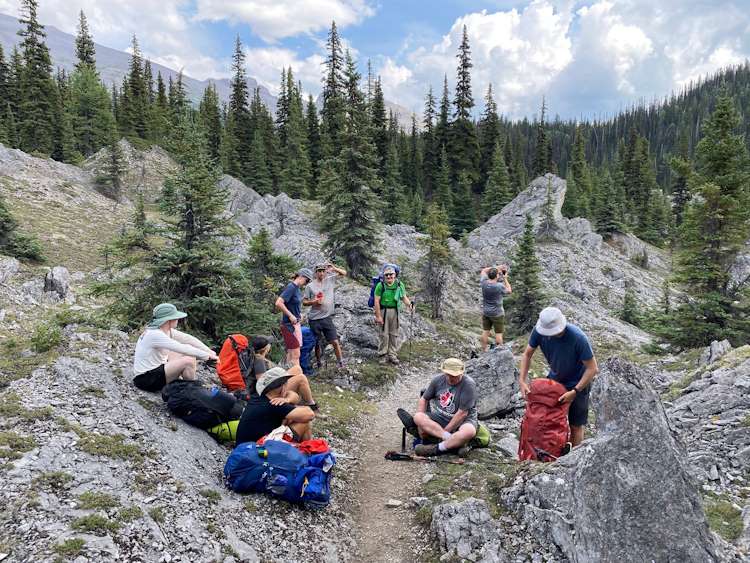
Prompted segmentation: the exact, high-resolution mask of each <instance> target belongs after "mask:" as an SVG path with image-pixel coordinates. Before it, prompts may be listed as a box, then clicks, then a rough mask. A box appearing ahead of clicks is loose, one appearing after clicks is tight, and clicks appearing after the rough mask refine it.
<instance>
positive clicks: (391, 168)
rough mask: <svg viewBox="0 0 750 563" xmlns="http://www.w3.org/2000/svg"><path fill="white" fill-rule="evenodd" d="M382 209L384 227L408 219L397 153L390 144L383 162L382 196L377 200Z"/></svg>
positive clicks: (394, 146) (394, 147) (393, 145)
mask: <svg viewBox="0 0 750 563" xmlns="http://www.w3.org/2000/svg"><path fill="white" fill-rule="evenodd" d="M379 200H380V201H381V203H382V209H383V222H384V223H385V224H386V225H395V224H397V223H404V222H406V221H407V219H408V213H407V212H408V208H407V204H406V197H405V196H404V186H403V184H402V183H401V178H400V174H399V170H398V153H397V152H396V145H395V144H394V143H390V147H389V149H388V157H387V158H386V161H385V179H384V180H383V195H382V197H380V198H379Z"/></svg>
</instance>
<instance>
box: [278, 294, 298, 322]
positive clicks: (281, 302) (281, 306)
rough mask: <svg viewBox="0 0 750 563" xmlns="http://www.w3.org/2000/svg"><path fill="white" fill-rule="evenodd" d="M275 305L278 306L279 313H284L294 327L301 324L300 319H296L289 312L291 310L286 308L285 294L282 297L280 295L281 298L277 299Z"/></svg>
mask: <svg viewBox="0 0 750 563" xmlns="http://www.w3.org/2000/svg"><path fill="white" fill-rule="evenodd" d="M284 291H286V290H284ZM274 305H275V306H276V308H277V309H278V310H279V311H281V312H282V313H284V314H285V315H286V316H287V318H288V319H289V321H290V322H291V323H292V324H293V325H296V324H297V323H298V322H299V319H298V318H297V317H295V316H294V315H292V313H291V312H289V309H287V308H286V303H284V294H283V293H282V294H281V295H279V297H278V298H277V299H276V303H274Z"/></svg>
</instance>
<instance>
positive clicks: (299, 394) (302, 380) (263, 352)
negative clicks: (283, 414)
mask: <svg viewBox="0 0 750 563" xmlns="http://www.w3.org/2000/svg"><path fill="white" fill-rule="evenodd" d="M250 344H251V346H252V347H253V352H254V354H255V357H254V358H253V369H252V372H251V373H250V377H249V379H248V383H249V385H253V386H254V387H253V389H251V390H250V394H251V395H256V394H257V381H258V379H260V378H261V376H262V375H263V374H264V373H266V372H267V371H268V370H270V369H272V368H274V367H275V366H274V363H273V362H272V361H271V360H269V359H268V358H267V357H266V356H267V355H268V353H269V352H270V351H271V340H270V339H269V338H267V337H265V336H255V337H253V338H252V340H251V342H250ZM286 373H287V375H291V376H292V377H291V378H290V379H289V381H287V383H286V390H287V395H286V398H287V399H289V402H290V403H300V402H301V404H303V405H306V406H308V407H310V408H311V409H312V410H314V411H316V410H318V405H317V404H316V403H315V399H313V396H312V390H311V389H310V381H309V380H308V379H307V376H306V375H305V374H304V373H302V368H301V367H300V366H292V367H290V368H289V369H288V370H287V371H286ZM295 397H296V399H295Z"/></svg>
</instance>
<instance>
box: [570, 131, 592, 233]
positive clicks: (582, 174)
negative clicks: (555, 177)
mask: <svg viewBox="0 0 750 563" xmlns="http://www.w3.org/2000/svg"><path fill="white" fill-rule="evenodd" d="M570 174H572V176H573V180H574V182H575V188H576V198H575V199H576V213H577V215H572V216H574V217H586V218H589V219H593V217H594V214H593V213H592V203H593V201H592V200H593V197H594V187H593V183H592V181H591V175H590V173H589V168H588V164H587V163H586V138H585V134H584V131H583V128H582V127H581V126H580V125H579V126H578V127H576V133H575V139H574V141H573V154H572V160H571V163H570Z"/></svg>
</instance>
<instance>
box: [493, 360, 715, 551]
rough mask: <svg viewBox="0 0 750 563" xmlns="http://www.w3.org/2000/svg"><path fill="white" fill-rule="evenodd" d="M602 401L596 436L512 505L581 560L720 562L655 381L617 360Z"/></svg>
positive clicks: (511, 497) (596, 391)
mask: <svg viewBox="0 0 750 563" xmlns="http://www.w3.org/2000/svg"><path fill="white" fill-rule="evenodd" d="M592 403H593V407H594V411H595V413H596V424H597V429H598V431H597V434H596V436H595V437H594V438H593V439H590V440H588V441H586V442H584V443H583V444H582V445H581V446H579V447H578V448H576V449H574V450H573V452H571V453H570V454H568V455H567V456H565V457H563V458H561V459H560V460H558V461H557V462H556V463H554V464H550V465H549V466H546V467H545V468H544V470H543V472H541V473H539V474H537V475H533V476H530V477H526V478H525V479H522V482H521V483H519V484H517V485H516V486H514V487H513V488H511V489H509V490H507V491H506V492H505V493H504V495H505V499H506V502H507V503H508V505H509V506H510V507H511V508H512V509H513V510H515V511H516V513H517V514H519V516H520V517H521V518H522V520H523V522H524V523H525V524H526V525H527V526H529V528H530V529H531V530H532V531H533V532H536V533H538V534H541V535H543V536H544V537H546V538H547V539H548V540H549V541H550V542H552V543H554V544H556V545H557V546H558V547H559V548H560V549H561V550H562V552H563V554H564V555H565V556H566V557H567V558H568V559H570V561H573V562H578V563H584V562H592V563H593V562H598V561H684V562H696V563H698V562H701V563H705V562H706V561H716V560H717V552H716V549H715V545H714V539H713V536H712V535H711V533H710V532H709V529H708V525H707V523H706V518H705V515H704V513H703V508H702V504H701V498H700V496H699V494H698V492H697V489H696V486H695V484H694V482H693V481H692V479H691V478H690V477H689V475H688V471H687V464H686V462H685V452H684V449H683V446H682V445H681V444H679V443H678V442H677V441H675V438H674V436H673V432H672V430H671V429H670V426H669V423H668V420H667V417H666V415H665V412H664V408H663V407H662V405H661V402H660V400H659V398H658V396H657V395H656V394H655V393H654V391H653V390H652V389H651V387H650V385H649V383H648V381H647V379H646V377H644V375H643V374H642V373H640V372H639V370H638V368H636V367H635V366H634V365H632V364H629V363H627V362H625V361H623V360H619V359H611V360H608V361H607V362H605V364H604V365H603V367H602V371H601V374H600V376H599V378H598V380H597V381H596V383H595V384H594V387H593V390H592ZM665 507H668V508H665Z"/></svg>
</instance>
